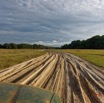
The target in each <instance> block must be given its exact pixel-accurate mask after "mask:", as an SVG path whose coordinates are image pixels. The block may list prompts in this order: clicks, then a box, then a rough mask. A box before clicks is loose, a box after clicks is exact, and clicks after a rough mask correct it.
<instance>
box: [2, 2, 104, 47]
mask: <svg viewBox="0 0 104 103" xmlns="http://www.w3.org/2000/svg"><path fill="white" fill-rule="evenodd" d="M103 17H104V0H101V1H99V0H83V1H82V0H60V1H59V0H9V1H8V0H2V1H1V2H0V43H3V42H29V43H39V41H41V43H44V44H45V45H46V44H47V45H50V44H52V45H61V44H63V43H69V42H71V41H72V40H76V39H87V38H88V37H91V36H93V35H97V34H101V35H102V34H104V30H103V27H104V18H103ZM47 41H48V42H47ZM53 41H57V42H55V43H53Z"/></svg>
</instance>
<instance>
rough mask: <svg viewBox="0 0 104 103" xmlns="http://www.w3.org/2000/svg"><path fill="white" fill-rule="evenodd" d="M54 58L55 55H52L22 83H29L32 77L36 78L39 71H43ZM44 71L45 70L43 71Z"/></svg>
mask: <svg viewBox="0 0 104 103" xmlns="http://www.w3.org/2000/svg"><path fill="white" fill-rule="evenodd" d="M52 60H53V57H51V58H50V59H49V60H48V61H47V62H46V63H45V64H44V65H43V66H42V67H41V68H38V70H37V71H36V72H35V73H33V74H32V75H31V76H29V78H27V79H25V80H24V81H23V82H21V83H20V84H27V83H28V82H29V81H30V80H31V79H33V78H35V77H36V76H37V75H38V74H39V73H41V72H42V71H43V70H44V69H45V67H46V66H47V65H49V63H50V62H51V61H52ZM43 72H44V71H43Z"/></svg>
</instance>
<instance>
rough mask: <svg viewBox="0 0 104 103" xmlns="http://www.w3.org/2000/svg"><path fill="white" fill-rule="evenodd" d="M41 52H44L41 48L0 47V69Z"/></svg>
mask: <svg viewBox="0 0 104 103" xmlns="http://www.w3.org/2000/svg"><path fill="white" fill-rule="evenodd" d="M43 54H45V51H44V50H42V49H41V50H35V49H0V69H4V68H7V67H10V66H13V65H15V64H18V63H21V62H24V61H26V60H30V59H32V58H35V57H37V56H40V55H43Z"/></svg>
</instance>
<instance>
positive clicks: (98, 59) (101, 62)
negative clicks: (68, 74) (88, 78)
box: [58, 49, 104, 68]
mask: <svg viewBox="0 0 104 103" xmlns="http://www.w3.org/2000/svg"><path fill="white" fill-rule="evenodd" d="M58 51H61V52H67V53H72V54H74V55H76V56H79V57H81V58H83V59H85V60H87V61H89V62H91V63H93V64H95V65H98V66H100V67H103V68H104V50H81V49H79V50H78V49H77V50H58Z"/></svg>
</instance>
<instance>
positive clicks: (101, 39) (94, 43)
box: [61, 35, 104, 49]
mask: <svg viewBox="0 0 104 103" xmlns="http://www.w3.org/2000/svg"><path fill="white" fill-rule="evenodd" d="M61 48H62V49H104V35H102V36H99V35H96V36H93V37H92V38H89V39H87V40H82V41H80V40H74V41H72V42H71V43H70V44H65V45H63V46H62V47H61Z"/></svg>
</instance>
